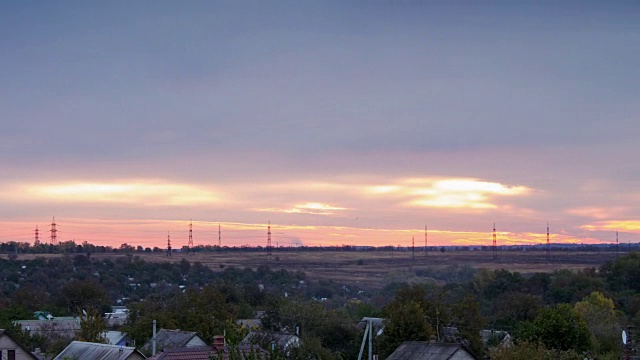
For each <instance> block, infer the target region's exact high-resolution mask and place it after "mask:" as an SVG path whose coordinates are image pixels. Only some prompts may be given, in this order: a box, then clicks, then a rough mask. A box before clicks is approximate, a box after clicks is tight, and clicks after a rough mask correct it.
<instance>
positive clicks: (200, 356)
mask: <svg viewBox="0 0 640 360" xmlns="http://www.w3.org/2000/svg"><path fill="white" fill-rule="evenodd" d="M252 349H253V351H255V352H257V353H258V354H266V353H267V351H265V350H264V349H262V348H260V347H259V346H256V345H253V346H251V345H238V350H240V352H242V353H244V354H247V353H249V352H250V351H251V350H252ZM217 354H221V355H222V357H223V358H224V359H227V358H228V357H229V348H228V347H227V346H225V347H223V348H221V349H218V348H216V347H215V346H198V347H192V348H173V349H165V350H164V351H163V352H162V353H160V354H158V355H156V356H154V357H152V358H150V359H152V360H209V359H210V356H212V355H217Z"/></svg>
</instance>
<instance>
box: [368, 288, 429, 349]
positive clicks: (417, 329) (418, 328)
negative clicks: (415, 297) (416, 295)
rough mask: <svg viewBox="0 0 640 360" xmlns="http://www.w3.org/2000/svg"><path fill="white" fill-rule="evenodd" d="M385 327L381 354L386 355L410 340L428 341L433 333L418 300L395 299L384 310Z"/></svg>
mask: <svg viewBox="0 0 640 360" xmlns="http://www.w3.org/2000/svg"><path fill="white" fill-rule="evenodd" d="M384 313H385V318H386V321H385V327H384V334H383V336H382V340H381V345H380V355H382V357H383V358H384V357H386V356H388V355H389V354H391V353H392V352H393V351H394V350H395V349H396V348H397V347H398V346H400V344H402V343H403V342H404V341H409V340H418V341H420V340H422V341H427V340H429V337H430V336H431V335H432V334H433V329H432V328H431V325H429V323H428V322H427V319H426V318H425V313H424V309H423V308H422V307H421V306H420V304H419V303H418V302H416V301H412V300H410V301H406V302H405V301H394V302H393V303H391V304H390V305H389V306H388V307H387V308H386V309H385V311H384Z"/></svg>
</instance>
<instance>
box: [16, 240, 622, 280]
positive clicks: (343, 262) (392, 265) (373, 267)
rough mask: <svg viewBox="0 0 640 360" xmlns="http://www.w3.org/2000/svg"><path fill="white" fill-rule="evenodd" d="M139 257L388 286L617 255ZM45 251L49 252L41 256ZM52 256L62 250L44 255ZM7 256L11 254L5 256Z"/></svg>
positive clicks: (596, 261) (588, 263)
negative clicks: (449, 273) (431, 276)
mask: <svg viewBox="0 0 640 360" xmlns="http://www.w3.org/2000/svg"><path fill="white" fill-rule="evenodd" d="M134 255H135V256H140V258H142V259H144V260H146V261H150V262H163V261H172V262H177V261H181V260H182V259H187V260H189V261H190V262H200V263H202V264H203V265H206V266H209V267H210V268H211V269H213V270H214V271H222V270H223V268H226V267H229V266H235V267H239V268H245V267H250V268H253V269H256V268H257V267H258V266H261V265H266V266H269V267H270V268H271V269H274V270H279V269H287V270H290V271H303V272H304V273H305V274H306V275H307V277H308V278H310V279H312V280H320V279H325V280H334V281H336V282H345V283H351V284H354V283H355V284H361V285H362V286H373V287H379V286H383V285H384V284H385V283H387V282H388V281H392V280H408V279H409V278H410V277H412V276H414V274H415V271H416V270H421V269H427V268H435V269H444V268H446V267H448V266H451V265H458V266H470V267H473V268H487V269H490V270H494V269H507V270H510V271H518V272H521V273H534V272H551V271H554V270H558V269H571V270H578V269H583V268H586V267H598V266H600V265H602V264H603V263H605V262H606V261H609V260H612V259H614V258H615V256H616V254H615V253H611V252H575V251H572V252H567V251H562V252H552V253H551V259H550V260H549V261H548V260H547V258H546V253H545V252H544V251H539V252H533V251H527V252H523V251H518V252H515V251H501V252H499V253H498V257H497V259H495V260H494V259H493V256H492V253H491V252H490V251H485V252H480V251H447V252H445V253H441V252H429V253H428V254H427V255H425V254H424V253H423V252H420V253H418V252H416V254H415V260H414V259H413V258H412V254H411V252H410V251H409V252H407V251H394V252H391V251H320V250H315V251H310V250H299V249H297V250H295V251H292V250H289V251H277V250H276V251H274V252H273V254H272V255H271V256H268V255H267V254H266V253H265V252H264V251H226V252H211V253H196V254H184V253H174V254H173V256H171V257H167V256H166V254H164V253H135V254H134ZM39 256H43V255H39ZM44 256H46V257H51V256H62V255H44ZM91 256H92V257H94V258H113V259H115V258H117V257H120V256H125V255H123V254H92V255H91ZM5 257H6V255H5ZM34 257H35V256H34V255H21V256H20V258H21V259H30V258H34Z"/></svg>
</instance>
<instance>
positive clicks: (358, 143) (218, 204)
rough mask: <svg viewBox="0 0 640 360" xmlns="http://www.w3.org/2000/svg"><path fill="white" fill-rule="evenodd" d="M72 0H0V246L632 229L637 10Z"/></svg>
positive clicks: (473, 241)
mask: <svg viewBox="0 0 640 360" xmlns="http://www.w3.org/2000/svg"><path fill="white" fill-rule="evenodd" d="M69 6H70V5H69V4H67V3H66V2H65V1H62V2H58V1H55V2H39V3H36V4H31V3H25V2H20V1H17V2H5V3H3V4H2V5H0V10H1V11H0V20H2V21H0V27H4V29H3V30H4V31H0V46H1V47H2V48H3V49H5V50H6V51H4V52H3V56H1V57H0V79H2V81H0V94H1V95H2V96H0V111H1V113H2V118H1V119H0V169H2V176H0V224H2V227H0V242H8V241H21V242H33V241H34V240H35V229H36V226H37V227H38V229H39V234H40V237H41V239H39V240H44V241H48V236H49V235H50V233H49V232H48V231H49V230H50V224H51V222H52V219H53V217H55V219H56V223H57V225H58V229H59V233H58V235H59V239H60V240H62V241H65V240H74V241H76V242H78V243H80V242H83V241H89V242H96V243H100V244H111V245H112V246H116V247H117V246H119V244H121V243H124V242H126V243H129V244H133V245H138V244H139V245H141V246H143V245H144V246H150V247H153V246H159V247H163V246H166V237H167V231H168V232H169V233H170V234H171V237H172V238H173V237H175V239H176V240H175V241H176V244H181V243H186V236H187V235H186V234H187V229H188V225H189V220H190V219H192V221H193V227H194V238H195V242H196V243H200V244H212V245H216V244H217V242H218V233H217V231H218V230H217V228H218V225H221V227H222V242H223V244H224V245H228V246H246V245H251V246H264V245H265V244H266V227H267V224H269V223H270V224H271V227H272V235H273V239H274V242H275V243H278V244H279V245H280V246H300V245H310V246H318V245H341V244H343V243H344V244H350V245H361V246H367V245H375V246H385V245H394V246H396V245H402V246H405V245H407V244H409V243H410V242H411V239H412V238H415V239H420V241H422V239H423V236H424V227H425V226H428V228H429V232H428V233H429V242H430V243H431V242H433V244H434V245H440V246H445V245H474V246H479V245H487V244H489V243H490V242H491V241H492V228H493V224H494V223H495V224H496V227H497V231H498V232H499V234H498V235H499V236H498V241H499V242H500V243H501V244H537V243H544V242H546V231H545V230H546V225H547V223H549V224H550V228H551V230H550V231H551V234H550V238H551V239H550V240H551V241H552V242H554V243H585V244H587V243H595V244H599V243H600V244H609V243H611V242H614V241H615V232H616V231H617V232H619V235H620V238H621V239H624V241H625V242H640V220H637V219H640V205H639V204H640V191H639V190H638V189H637V184H638V183H639V181H640V175H639V174H640V173H639V172H638V171H637V169H636V167H637V166H635V164H636V163H637V159H636V157H637V154H639V153H640V142H638V135H639V134H640V122H638V121H636V120H637V119H638V118H639V116H640V105H639V102H638V99H639V98H640V96H638V94H640V75H639V74H640V72H638V71H637V59H638V57H639V56H640V46H637V41H636V39H637V38H638V35H639V34H640V21H637V19H636V16H635V14H637V13H639V12H638V11H637V10H638V9H637V7H638V6H637V5H636V4H631V3H629V4H627V3H624V4H615V5H610V4H609V3H606V4H605V3H598V4H595V3H584V4H581V6H579V7H578V8H576V7H575V6H572V5H567V4H565V2H562V1H560V2H527V3H520V2H518V3H517V4H513V6H511V5H510V6H504V4H498V3H494V2H488V3H483V4H475V3H472V2H469V3H467V2H465V3H464V4H452V3H450V2H446V1H445V2H436V3H433V4H432V3H430V2H427V3H425V2H415V3H414V2H383V3H378V4H370V3H367V4H366V5H365V4H354V3H352V2H322V1H320V2H278V1H276V2H273V3H271V2H270V3H263V2H256V3H252V4H250V5H247V4H242V3H237V2H233V1H232V2H216V1H213V2H197V3H194V2H186V3H182V2H180V3H177V2H171V1H162V0H160V1H158V2H154V3H153V6H149V5H148V4H146V3H140V2H137V1H136V2H103V3H100V4H99V6H98V5H96V4H95V3H93V2H81V3H78V4H74V5H73V11H69ZM605 10H606V11H605ZM168 19H169V20H168ZM514 19H515V20H514ZM167 21H169V23H170V24H169V25H170V26H167V25H168V23H167ZM114 29H117V31H114ZM425 34H428V36H425ZM179 246H180V245H178V247H179Z"/></svg>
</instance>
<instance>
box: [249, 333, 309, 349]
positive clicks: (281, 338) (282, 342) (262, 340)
mask: <svg viewBox="0 0 640 360" xmlns="http://www.w3.org/2000/svg"><path fill="white" fill-rule="evenodd" d="M240 344H241V345H251V344H262V345H263V346H266V344H269V345H270V346H274V347H277V348H278V349H279V350H280V351H284V352H288V351H289V349H291V348H293V347H297V346H299V345H300V338H299V337H298V336H296V335H293V334H280V333H274V332H268V331H254V332H250V333H249V334H248V335H247V336H245V338H244V339H242V341H240ZM270 350H273V349H270Z"/></svg>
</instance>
